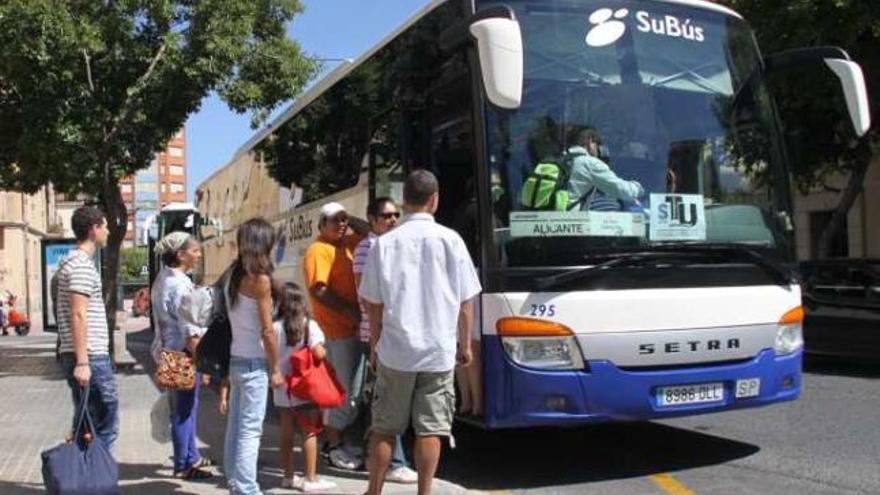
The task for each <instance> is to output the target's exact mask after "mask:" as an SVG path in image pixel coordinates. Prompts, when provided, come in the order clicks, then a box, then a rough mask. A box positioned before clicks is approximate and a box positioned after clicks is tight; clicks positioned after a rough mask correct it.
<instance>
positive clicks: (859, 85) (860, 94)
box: [825, 58, 871, 137]
mask: <svg viewBox="0 0 880 495" xmlns="http://www.w3.org/2000/svg"><path fill="white" fill-rule="evenodd" d="M825 63H826V64H827V65H828V67H829V68H831V71H832V72H834V75H836V76H837V78H838V79H840V85H841V87H842V89H843V96H844V98H845V99H846V109H847V111H848V112H849V118H850V119H851V120H852V123H853V128H854V129H855V131H856V135H857V136H859V137H862V136H864V135H865V134H867V133H868V129H870V128H871V109H870V107H869V106H868V88H867V86H866V85H865V75H864V73H863V72H862V68H861V67H860V66H859V64H857V63H855V62H853V61H851V60H841V59H834V58H826V59H825Z"/></svg>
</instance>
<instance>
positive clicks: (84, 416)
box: [73, 385, 95, 441]
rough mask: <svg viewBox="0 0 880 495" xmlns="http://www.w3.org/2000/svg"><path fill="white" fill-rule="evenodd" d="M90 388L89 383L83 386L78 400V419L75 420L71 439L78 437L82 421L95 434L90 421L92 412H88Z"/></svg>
mask: <svg viewBox="0 0 880 495" xmlns="http://www.w3.org/2000/svg"><path fill="white" fill-rule="evenodd" d="M91 389H92V387H91V385H86V386H85V387H83V390H84V391H83V394H82V399H80V401H79V409H80V413H79V419H77V421H76V429H75V430H74V432H73V439H74V441H76V440H77V439H79V434H80V431H82V426H83V423H85V424H86V426H88V428H89V431H90V432H91V433H92V435H93V436H94V435H95V425H94V424H93V423H92V414H91V413H90V412H89V392H90V390H91Z"/></svg>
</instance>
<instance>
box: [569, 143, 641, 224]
mask: <svg viewBox="0 0 880 495" xmlns="http://www.w3.org/2000/svg"><path fill="white" fill-rule="evenodd" d="M572 138H573V139H572V141H573V142H574V146H571V147H570V148H568V150H567V154H568V155H569V156H571V157H572V159H571V171H570V175H569V181H568V192H569V203H568V210H594V211H620V209H621V205H620V202H623V203H624V204H637V203H638V198H640V197H642V196H643V195H644V194H645V189H644V188H643V187H642V185H641V184H639V183H638V182H636V181H634V180H624V179H621V178H620V177H618V176H617V174H615V173H614V171H613V170H611V167H609V166H608V164H607V163H605V162H604V161H602V160H601V159H599V145H600V144H601V143H602V140H601V138H600V137H599V133H598V132H597V131H596V130H595V129H592V128H589V127H587V128H576V129H575V130H574V132H573V136H572Z"/></svg>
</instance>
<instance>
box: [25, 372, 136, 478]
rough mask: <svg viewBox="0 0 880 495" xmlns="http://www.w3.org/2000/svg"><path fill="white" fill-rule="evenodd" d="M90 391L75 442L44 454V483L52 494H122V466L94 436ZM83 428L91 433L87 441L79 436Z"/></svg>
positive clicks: (67, 443) (78, 422) (82, 409)
mask: <svg viewBox="0 0 880 495" xmlns="http://www.w3.org/2000/svg"><path fill="white" fill-rule="evenodd" d="M89 388H90V387H88V386H86V387H85V392H84V393H83V394H82V395H83V396H82V402H81V403H80V407H79V409H80V411H81V412H80V415H79V419H78V420H77V422H76V429H75V431H74V433H73V440H72V441H70V442H65V443H62V444H61V445H58V446H55V447H53V448H51V449H49V450H46V451H45V452H43V453H42V457H43V483H44V484H45V486H46V493H48V494H49V495H120V494H121V493H122V492H120V491H119V466H117V465H116V461H115V460H114V459H113V456H112V455H111V454H110V451H109V450H108V449H107V446H106V445H104V442H103V441H102V440H101V439H100V438H98V436H97V435H96V434H95V427H94V425H93V424H92V416H91V414H89V407H88V404H89ZM83 425H85V426H87V427H88V431H89V432H91V433H92V440H91V441H89V442H86V441H84V440H82V438H81V437H80V433H82V428H83Z"/></svg>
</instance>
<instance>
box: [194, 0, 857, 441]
mask: <svg viewBox="0 0 880 495" xmlns="http://www.w3.org/2000/svg"><path fill="white" fill-rule="evenodd" d="M793 66H805V67H813V68H814V69H815V73H816V77H831V78H835V77H836V78H838V79H839V81H840V87H841V95H842V98H841V101H843V102H845V105H843V104H842V106H845V107H846V110H847V111H848V114H849V117H850V119H851V121H852V124H853V127H854V128H855V133H856V134H864V133H865V132H866V130H867V128H868V127H869V125H870V117H869V115H868V111H867V94H866V90H865V83H864V78H863V76H862V73H861V70H860V68H859V66H858V65H857V64H855V63H854V62H852V61H850V60H849V58H848V56H847V54H846V53H845V52H843V51H842V50H840V49H836V48H832V47H827V48H810V49H802V50H796V51H792V52H786V53H782V54H778V55H774V56H768V57H762V55H761V54H760V52H759V50H758V47H757V46H756V43H755V39H754V36H753V33H752V31H751V30H750V28H749V26H748V24H747V23H746V22H745V21H744V20H743V19H742V18H741V17H740V16H739V15H738V14H737V13H736V12H733V11H731V10H729V9H728V8H725V7H722V6H720V5H718V4H715V3H711V2H707V1H701V0H664V1H661V0H504V1H498V0H466V1H461V0H447V1H433V2H431V3H430V5H428V6H426V7H425V8H424V9H422V10H421V11H420V12H419V13H418V14H417V15H415V16H414V17H413V18H412V19H410V20H409V21H408V22H406V23H405V24H404V25H403V26H401V27H400V28H399V29H398V30H396V31H395V32H394V33H392V34H391V35H390V36H388V37H387V38H386V39H385V40H384V41H383V42H382V43H380V44H379V45H378V46H376V47H375V48H374V49H372V50H370V51H369V52H368V53H366V54H365V55H363V56H362V57H360V58H359V59H357V60H355V61H354V62H352V63H347V64H344V65H343V66H341V67H339V68H337V69H336V70H335V71H334V72H332V73H331V74H330V75H329V76H327V78H325V79H324V80H323V81H321V82H320V83H318V84H317V85H316V86H315V87H314V88H313V89H312V90H311V91H309V92H307V93H306V94H304V95H303V96H302V97H301V98H299V100H298V101H297V102H296V103H295V104H294V105H293V106H292V107H291V108H290V109H289V110H288V111H287V112H286V113H285V114H283V115H282V116H281V117H280V118H278V119H277V120H276V121H275V122H273V123H272V125H270V126H269V127H268V128H266V129H265V130H264V131H262V132H260V133H258V134H257V135H256V136H255V137H254V138H253V139H252V140H251V141H249V142H248V143H246V144H245V145H244V146H243V147H242V148H241V150H240V151H239V152H238V153H237V154H236V156H235V157H234V158H233V160H232V161H231V162H230V163H229V164H228V165H226V166H225V167H223V168H222V169H220V170H218V172H217V173H216V174H215V175H214V176H212V177H211V178H210V179H208V180H207V181H205V182H204V183H203V184H202V185H201V187H200V189H199V203H198V205H197V206H198V208H199V210H200V211H201V212H202V214H204V215H206V216H208V217H209V218H218V219H219V221H218V222H217V224H222V225H225V226H226V227H227V229H228V230H226V231H225V232H224V233H220V234H219V235H217V236H216V237H215V238H214V239H210V240H207V241H206V242H205V251H206V272H207V276H208V280H210V279H211V278H213V277H215V276H217V274H218V273H219V271H220V270H222V268H223V267H225V265H226V264H228V262H229V261H230V259H231V256H232V254H233V253H234V244H233V241H234V231H233V229H234V228H235V227H236V226H237V225H238V223H240V222H241V221H244V220H245V219H246V218H247V217H249V216H251V215H254V214H262V215H264V216H268V217H270V219H271V220H272V221H273V222H275V223H276V225H278V228H279V232H280V237H281V240H280V242H279V245H278V250H277V254H276V261H277V264H278V271H277V273H278V274H279V276H281V277H284V278H288V279H291V280H301V273H302V267H301V258H302V253H303V251H304V249H305V247H306V246H308V244H309V243H311V242H312V241H313V240H314V239H315V237H316V236H317V212H318V209H319V208H320V206H321V205H322V204H323V203H325V202H327V201H340V202H342V203H344V204H345V205H346V206H347V207H348V209H349V211H351V212H352V213H354V214H359V215H363V213H364V210H365V208H366V205H367V203H368V201H369V200H370V199H371V198H376V197H380V196H391V197H392V198H394V199H397V200H400V199H401V189H402V181H403V177H404V176H405V174H406V173H407V172H408V171H410V170H412V169H414V168H427V169H430V170H432V171H433V172H434V173H435V174H436V175H437V177H438V178H439V181H440V187H441V205H440V209H439V211H438V213H437V220H438V221H439V222H441V223H443V224H445V225H448V226H450V227H452V228H455V229H456V230H458V231H459V232H460V233H461V234H462V236H463V237H464V238H465V240H466V242H467V243H468V245H469V247H470V249H471V255H472V256H473V257H474V260H475V263H476V265H477V266H478V269H479V273H480V277H481V280H482V283H483V286H484V289H485V291H484V293H483V294H482V295H481V301H480V304H481V308H482V311H481V318H480V333H481V338H482V346H481V355H482V376H483V382H484V398H483V403H484V411H485V414H484V416H483V417H482V418H480V420H479V421H480V422H481V423H482V424H483V425H484V426H485V427H487V428H510V427H528V426H533V425H578V424H584V423H589V422H595V421H621V420H645V419H653V418H668V417H673V416H683V415H692V414H702V413H709V412H717V411H726V410H730V409H737V408H746V407H756V406H763V405H768V404H773V403H776V402H781V401H788V400H793V399H796V398H797V397H798V394H799V392H800V387H801V356H802V342H803V340H802V337H801V320H802V316H803V312H802V310H801V308H800V305H801V293H800V289H799V287H798V283H797V280H796V278H795V276H794V274H793V272H792V271H791V266H792V261H793V256H794V249H793V242H794V238H793V237H794V226H793V225H792V205H791V194H790V192H789V172H788V164H787V163H786V151H785V149H784V148H783V138H782V135H781V132H780V127H781V125H780V122H779V120H778V117H777V112H776V109H775V106H774V101H773V96H772V95H771V94H770V93H769V92H768V89H767V87H766V86H765V79H766V76H767V75H768V74H769V73H771V72H773V71H778V70H785V69H786V68H789V67H793ZM584 131H587V134H590V135H591V136H592V139H594V140H595V142H596V144H597V146H596V148H597V149H596V151H595V153H596V154H597V155H599V157H600V158H601V159H602V160H603V162H605V163H606V164H607V165H608V166H609V167H610V169H611V171H613V173H614V174H615V175H616V176H617V177H618V178H620V179H623V180H627V181H636V182H638V183H639V184H640V185H641V186H642V188H643V189H644V194H643V195H642V196H640V197H639V198H638V199H637V200H636V201H633V202H631V203H630V204H624V203H621V202H617V203H615V202H613V201H612V202H611V203H610V207H609V202H608V201H606V202H605V204H604V206H603V207H602V208H601V211H599V210H594V209H592V206H591V205H592V203H591V202H587V203H590V204H586V205H579V206H578V207H576V208H568V207H565V208H555V209H552V210H541V209H536V208H534V204H532V205H531V206H532V207H531V208H527V207H526V206H525V204H528V201H524V196H525V195H524V194H523V188H524V186H525V184H526V182H527V180H528V179H529V177H530V176H532V177H533V174H534V172H535V169H536V166H537V165H538V164H540V163H545V162H547V161H552V160H554V157H557V158H558V157H561V156H563V155H565V153H566V151H567V150H569V149H570V148H571V147H572V146H574V145H575V144H577V141H576V139H577V138H576V137H575V136H577V135H581V136H582V135H583V134H584ZM558 161H561V162H564V161H565V160H564V159H562V160H558ZM560 166H561V167H565V165H564V164H563V165H560ZM564 175H565V174H563V178H564ZM556 187H558V185H557V186H556Z"/></svg>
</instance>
